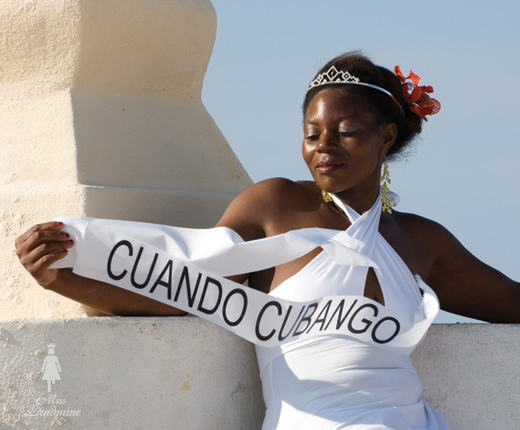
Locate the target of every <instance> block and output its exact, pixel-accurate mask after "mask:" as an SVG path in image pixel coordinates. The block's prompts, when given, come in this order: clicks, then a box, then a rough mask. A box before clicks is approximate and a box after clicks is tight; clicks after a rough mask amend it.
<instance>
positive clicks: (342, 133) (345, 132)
mask: <svg viewBox="0 0 520 430" xmlns="http://www.w3.org/2000/svg"><path fill="white" fill-rule="evenodd" d="M355 133H356V130H339V131H338V134H339V135H340V136H352V135H354V134H355Z"/></svg>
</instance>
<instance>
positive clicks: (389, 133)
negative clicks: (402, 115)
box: [383, 122, 397, 152]
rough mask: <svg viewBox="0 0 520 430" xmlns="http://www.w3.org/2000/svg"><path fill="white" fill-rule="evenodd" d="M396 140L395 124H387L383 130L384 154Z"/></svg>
mask: <svg viewBox="0 0 520 430" xmlns="http://www.w3.org/2000/svg"><path fill="white" fill-rule="evenodd" d="M395 139H397V125H396V124H395V122H389V123H388V124H386V125H385V126H384V129H383V146H384V147H385V148H386V149H385V152H386V151H388V150H389V149H390V147H391V146H392V145H393V144H394V142H395Z"/></svg>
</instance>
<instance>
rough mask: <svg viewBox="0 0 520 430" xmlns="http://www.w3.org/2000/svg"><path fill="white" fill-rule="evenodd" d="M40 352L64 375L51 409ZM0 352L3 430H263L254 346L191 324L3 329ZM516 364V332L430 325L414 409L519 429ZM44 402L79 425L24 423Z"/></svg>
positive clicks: (47, 324)
mask: <svg viewBox="0 0 520 430" xmlns="http://www.w3.org/2000/svg"><path fill="white" fill-rule="evenodd" d="M50 342H52V343H54V344H55V345H56V346H55V354H54V355H56V356H57V357H58V359H59V363H60V366H61V369H62V372H61V380H60V381H56V383H55V384H54V385H51V393H50V395H51V397H50V398H49V393H48V392H47V382H46V381H45V380H42V377H43V373H42V372H41V369H42V366H43V363H44V360H45V357H46V356H47V355H48V350H47V344H48V343H50ZM0 350H1V351H2V364H3V365H2V367H1V371H0V390H1V391H0V392H1V393H2V395H1V396H0V428H2V429H9V430H14V429H16V430H19V429H20V430H29V429H30V430H39V429H46V428H49V426H50V425H51V424H52V423H54V424H55V425H57V424H58V423H61V425H62V426H63V427H64V428H71V429H81V430H82V429H85V430H87V429H89V430H90V429H110V430H113V429H125V430H126V429H144V428H151V429H158V430H162V429H169V430H175V429H179V430H181V429H182V430H201V429H215V430H259V429H260V428H261V421H262V418H263V414H264V404H263V400H262V394H261V389H260V381H259V379H258V368H257V365H256V359H255V356H254V348H253V346H252V345H251V344H249V343H247V342H245V341H243V340H242V339H240V338H238V337H237V336H235V335H232V334H230V333H229V332H227V331H226V330H224V329H222V328H220V327H217V326H215V325H213V324H211V323H208V322H206V321H204V320H201V319H199V318H195V317H186V318H91V319H73V320H53V321H21V322H17V321H13V322H4V323H0ZM518 357H520V326H518V325H491V324H482V325H481V324H464V325H462V324H457V325H434V326H433V327H432V328H431V330H430V333H429V334H428V336H427V338H426V340H425V341H424V342H423V344H422V345H420V346H419V348H418V349H417V350H416V351H415V352H414V354H413V355H412V359H413V361H414V364H415V366H416V368H417V370H418V373H419V375H420V377H421V380H422V382H423V385H424V398H425V399H426V400H427V401H428V402H429V403H430V404H431V405H433V406H434V407H436V408H437V409H438V410H439V411H440V412H441V413H442V414H443V415H444V416H445V417H446V419H447V421H448V422H449V423H450V425H451V427H452V429H453V430H494V429H500V430H516V429H518V423H519V422H520V409H519V408H518V405H519V404H520V389H519V387H520V373H519V372H518ZM317 365H319V363H317ZM52 396H55V397H52ZM38 399H43V402H41V403H42V404H41V405H40V407H39V409H38V407H36V406H35V405H36V404H37V403H36V402H37V400H38ZM53 401H54V402H59V401H61V403H57V404H55V405H54V406H55V407H56V409H57V410H58V411H59V410H63V411H78V410H79V411H80V414H79V416H66V417H52V416H47V417H46V416H24V414H31V413H32V414H35V413H36V411H37V410H43V411H46V410H52V406H53V404H52V403H53ZM69 414H70V412H69Z"/></svg>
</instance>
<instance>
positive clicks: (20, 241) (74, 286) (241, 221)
mask: <svg viewBox="0 0 520 430" xmlns="http://www.w3.org/2000/svg"><path fill="white" fill-rule="evenodd" d="M268 183H269V182H268ZM269 188H270V187H269V185H267V186H266V184H265V183H264V184H262V183H261V184H257V185H253V186H252V187H250V188H248V189H247V190H245V191H244V192H242V193H241V194H240V195H239V196H237V197H236V198H235V199H234V200H233V202H232V203H231V204H230V205H229V207H228V209H227V210H226V212H225V213H224V215H223V217H222V219H221V220H220V221H219V223H218V226H226V227H229V228H232V229H233V230H235V231H236V232H237V233H238V234H239V235H240V236H241V237H242V238H243V239H244V240H252V239H257V238H260V237H264V235H265V234H264V227H263V222H264V220H265V219H266V218H267V216H266V211H268V206H269V204H268V200H269V196H270V195H271V193H270V192H269ZM266 197H267V198H266ZM264 203H266V204H264ZM63 227H64V226H63V223H60V222H48V223H43V224H38V225H36V226H34V227H32V228H30V229H29V230H27V231H26V232H25V233H24V234H23V235H21V236H20V237H18V238H17V239H16V241H15V246H16V253H17V255H18V258H19V259H20V262H21V263H22V265H23V266H24V267H25V269H26V270H27V271H28V272H29V273H30V274H31V276H32V277H33V278H34V279H35V280H36V282H38V284H40V285H41V286H42V287H43V288H45V289H47V290H50V291H53V292H55V293H58V294H61V295H63V296H65V297H68V298H70V299H72V300H75V301H77V302H80V303H82V304H84V305H86V306H88V307H90V308H93V309H95V310H98V311H101V312H103V313H107V314H110V315H141V316H149V315H157V316H167V315H185V314H186V312H184V311H181V310H179V309H176V308H173V307H171V306H167V305H165V304H163V303H160V302H157V301H155V300H151V299H148V298H146V297H143V296H141V295H139V294H135V293H133V292H131V291H127V290H124V289H121V288H118V287H115V286H113V285H110V284H106V283H104V282H100V281H96V280H93V279H88V278H84V277H82V276H78V275H76V274H74V273H72V271H71V270H68V269H50V268H49V267H50V266H51V265H52V264H53V263H55V262H56V261H58V260H61V259H62V258H64V257H65V256H66V255H67V253H68V249H69V248H71V247H72V246H74V243H73V241H72V240H71V238H70V237H69V235H68V234H67V233H66V232H64V231H62V229H63ZM247 276H248V275H247V274H245V275H240V276H234V277H232V278H230V279H232V280H234V281H236V282H244V281H245V280H246V279H247Z"/></svg>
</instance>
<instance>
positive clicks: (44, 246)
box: [15, 221, 74, 288]
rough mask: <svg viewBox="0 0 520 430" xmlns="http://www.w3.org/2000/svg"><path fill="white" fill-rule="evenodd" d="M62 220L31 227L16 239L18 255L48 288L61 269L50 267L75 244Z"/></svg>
mask: <svg viewBox="0 0 520 430" xmlns="http://www.w3.org/2000/svg"><path fill="white" fill-rule="evenodd" d="M62 229H63V223H62V222H56V221H53V222H47V223H43V224H37V225H35V226H34V227H31V228H30V229H29V230H27V231H26V232H25V233H24V234H22V235H21V236H20V237H18V238H17V239H16V240H15V247H16V255H17V256H18V258H19V259H20V262H21V263H22V264H23V266H24V267H25V269H26V270H27V271H28V272H29V273H30V274H31V276H32V277H33V278H34V279H36V281H37V282H38V284H40V285H41V286H42V287H44V288H48V287H49V286H50V285H51V284H52V283H54V282H55V281H56V279H57V278H58V273H59V269H49V267H50V266H51V265H52V264H53V263H54V262H56V261H58V260H61V259H62V258H64V257H65V256H66V255H67V253H68V251H67V249H68V248H71V247H72V246H74V242H73V241H72V240H71V239H70V236H69V234H68V233H66V232H64V231H61V230H62Z"/></svg>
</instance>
